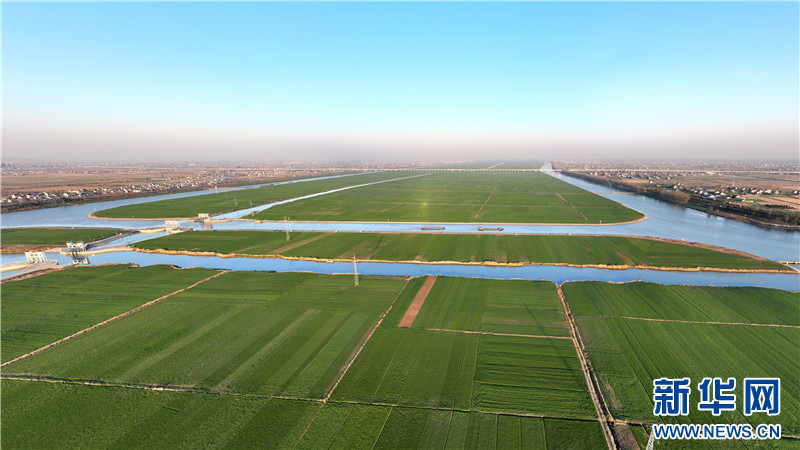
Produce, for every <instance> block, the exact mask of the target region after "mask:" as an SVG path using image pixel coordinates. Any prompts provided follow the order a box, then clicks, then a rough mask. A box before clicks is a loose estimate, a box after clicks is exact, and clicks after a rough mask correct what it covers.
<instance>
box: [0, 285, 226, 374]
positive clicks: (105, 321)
mask: <svg viewBox="0 0 800 450" xmlns="http://www.w3.org/2000/svg"><path fill="white" fill-rule="evenodd" d="M228 272H230V270H223V271H222V272H218V273H216V274H214V275H211V276H210V277H208V278H204V279H202V280H200V281H198V282H197V283H194V284H192V285H191V286H187V287H185V288H183V289H178V290H177V291H175V292H171V293H169V294H167V295H163V296H161V297H158V298H157V299H155V300H151V301H149V302H147V303H145V304H143V305H139V306H137V307H136V308H133V309H132V310H130V311H127V312H124V313H122V314H120V315H117V316H114V317H112V318H110V319H106V320H104V321H102V322H100V323H98V324H96V325H92V326H90V327H89V328H84V329H83V330H81V331H78V332H77V333H75V334H71V335H69V336H67V337H65V338H63V339H59V340H57V341H55V342H53V343H52V344H47V345H45V346H44V347H42V348H38V349H36V350H34V351H32V352H29V353H26V354H24V355H22V356H18V357H16V358H14V359H12V360H11V361H6V362H4V363H3V364H0V367H5V366H7V365H9V364H11V363H13V362H16V361H19V360H21V359H25V358H27V357H29V356H33V355H35V354H37V353H40V352H43V351H45V350H47V349H48V348H50V347H55V346H56V345H58V344H60V343H62V342H65V341H68V340H70V339H72V338H74V337H77V336H80V335H82V334H84V333H87V332H89V331H92V330H94V329H95V328H98V327H101V326H103V325H105V324H107V323H109V322H113V321H115V320H117V319H122V318H123V317H126V316H130V315H131V314H133V313H136V312H139V311H141V310H143V309H145V308H147V307H148V306H152V305H155V304H156V303H158V302H160V301H161V300H164V299H165V298H169V297H172V296H173V295H176V294H180V293H181V292H184V291H188V290H189V289H191V288H193V287H195V286H197V285H199V284H203V283H205V282H206V281H209V280H212V279H214V278H217V277H218V276H220V275H224V274H226V273H228Z"/></svg>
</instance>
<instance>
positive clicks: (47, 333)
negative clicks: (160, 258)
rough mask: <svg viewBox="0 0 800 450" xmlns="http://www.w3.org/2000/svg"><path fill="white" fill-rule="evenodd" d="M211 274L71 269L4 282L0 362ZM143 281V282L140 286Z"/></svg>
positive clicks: (119, 267)
mask: <svg viewBox="0 0 800 450" xmlns="http://www.w3.org/2000/svg"><path fill="white" fill-rule="evenodd" d="M214 273H216V272H215V271H213V270H207V269H180V270H176V269H173V268H171V267H168V266H149V267H140V268H133V267H129V266H126V265H111V266H100V267H72V268H69V269H66V270H60V271H56V272H53V273H48V274H44V275H40V276H37V277H33V278H29V279H25V280H19V281H14V282H11V283H5V284H3V301H2V318H3V319H2V333H0V334H1V336H2V337H1V340H0V344H1V345H2V360H3V361H4V362H5V361H10V360H12V359H14V358H16V357H18V356H20V355H23V354H25V353H27V352H30V351H33V350H36V349H38V348H40V347H43V346H45V345H47V344H50V343H52V342H54V341H57V340H59V339H61V338H64V337H67V336H69V335H71V334H73V333H76V332H78V331H80V330H82V329H84V328H87V327H90V326H92V325H95V324H97V323H99V322H102V321H103V320H105V319H109V318H111V317H114V316H116V315H118V314H121V313H124V312H126V311H129V310H131V309H133V308H135V307H137V306H139V305H141V304H144V303H147V302H149V301H151V300H154V299H156V298H159V297H161V296H163V295H166V294H169V293H171V292H174V291H177V290H179V289H182V288H185V287H187V286H189V285H191V284H194V283H196V282H198V281H200V280H202V279H204V278H206V277H209V276H211V275H213V274H214ZM143 279H146V280H148V282H147V283H142V282H141V280H143Z"/></svg>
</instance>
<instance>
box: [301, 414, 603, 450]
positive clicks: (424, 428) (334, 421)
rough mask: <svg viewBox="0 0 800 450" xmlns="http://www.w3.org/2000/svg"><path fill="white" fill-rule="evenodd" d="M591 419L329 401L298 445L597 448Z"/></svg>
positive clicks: (598, 435)
mask: <svg viewBox="0 0 800 450" xmlns="http://www.w3.org/2000/svg"><path fill="white" fill-rule="evenodd" d="M604 445H605V440H604V438H603V434H602V431H601V430H600V424H599V423H598V422H596V421H574V420H559V419H550V418H545V419H542V418H538V417H521V416H508V415H499V414H491V413H478V412H471V413H470V412H463V411H448V410H436V409H431V410H428V409H416V408H415V409H411V408H403V407H389V406H366V405H353V404H347V403H328V404H327V405H325V407H324V408H323V409H322V411H321V413H320V415H319V416H318V417H317V420H316V421H314V424H313V425H312V426H311V428H310V429H309V430H308V433H307V434H306V435H305V437H304V438H303V440H302V441H300V443H299V445H298V448H302V449H305V448H358V449H360V448H426V449H427V448H430V449H440V448H480V449H484V448H487V449H493V448H500V449H509V448H531V449H545V448H567V449H569V448H576V449H577V448H602V447H603V446H604Z"/></svg>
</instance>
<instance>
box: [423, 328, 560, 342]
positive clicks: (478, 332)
mask: <svg viewBox="0 0 800 450" xmlns="http://www.w3.org/2000/svg"><path fill="white" fill-rule="evenodd" d="M424 330H425V331H443V332H445V333H463V334H486V335H489V336H511V337H529V338H542V339H567V340H572V338H571V337H569V336H540V335H537V334H516V333H493V332H491V331H469V330H443V329H441V328H424Z"/></svg>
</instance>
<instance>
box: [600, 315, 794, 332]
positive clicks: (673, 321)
mask: <svg viewBox="0 0 800 450" xmlns="http://www.w3.org/2000/svg"><path fill="white" fill-rule="evenodd" d="M603 317H608V318H609V319H630V320H646V321H649V322H672V323H700V324H705V325H745V326H749V327H773V328H796V329H800V326H797V325H781V324H775V323H743V322H703V321H698V320H678V319H652V318H649V317H628V316H603Z"/></svg>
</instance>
